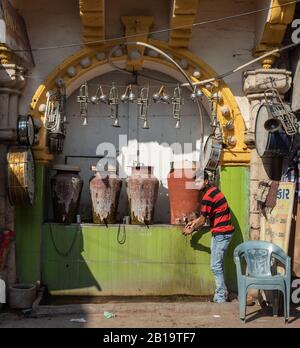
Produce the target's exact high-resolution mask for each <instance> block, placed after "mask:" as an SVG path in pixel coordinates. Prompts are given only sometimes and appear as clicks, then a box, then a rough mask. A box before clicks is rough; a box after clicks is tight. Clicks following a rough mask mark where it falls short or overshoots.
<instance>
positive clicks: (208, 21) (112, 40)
mask: <svg viewBox="0 0 300 348" xmlns="http://www.w3.org/2000/svg"><path fill="white" fill-rule="evenodd" d="M299 2H300V0H294V1H290V2H287V3H285V4H281V5H275V6H269V7H265V8H261V9H258V10H253V11H247V12H242V13H239V14H236V15H230V16H225V17H221V18H216V19H210V20H207V21H202V22H197V23H192V24H186V25H181V26H178V27H175V28H166V29H160V30H154V31H149V32H145V33H138V34H132V35H124V36H119V37H115V38H111V39H101V40H95V41H88V42H84V43H83V42H82V43H73V44H66V45H57V46H48V47H36V48H32V49H19V50H12V52H27V51H29V52H30V51H31V52H36V51H44V50H52V49H61V48H71V47H80V46H83V45H92V44H100V43H104V42H114V41H120V40H125V39H129V38H135V37H140V36H143V35H153V34H162V33H166V32H170V31H173V30H177V29H186V28H191V27H192V28H197V27H199V26H203V25H207V24H212V23H218V22H222V21H227V20H230V19H236V18H240V17H244V16H249V15H252V14H257V13H260V12H264V11H269V10H271V9H274V8H278V7H280V8H281V7H284V6H289V5H292V4H296V3H299Z"/></svg>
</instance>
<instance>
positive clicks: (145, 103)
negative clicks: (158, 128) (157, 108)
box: [137, 86, 150, 129]
mask: <svg viewBox="0 0 300 348" xmlns="http://www.w3.org/2000/svg"><path fill="white" fill-rule="evenodd" d="M137 104H138V107H139V118H140V119H141V120H143V121H144V124H143V129H149V128H150V127H149V123H148V117H147V114H148V109H149V105H150V101H149V86H148V87H143V88H142V89H141V91H140V94H139V96H138V98H137Z"/></svg>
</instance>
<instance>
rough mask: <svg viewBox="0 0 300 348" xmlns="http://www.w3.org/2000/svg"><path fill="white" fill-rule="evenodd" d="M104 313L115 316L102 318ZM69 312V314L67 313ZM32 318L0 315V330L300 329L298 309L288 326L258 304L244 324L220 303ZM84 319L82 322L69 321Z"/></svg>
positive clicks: (115, 307)
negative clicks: (57, 328) (60, 328)
mask: <svg viewBox="0 0 300 348" xmlns="http://www.w3.org/2000/svg"><path fill="white" fill-rule="evenodd" d="M104 311H110V312H113V313H114V314H115V317H113V318H111V319H106V318H105V317H104V315H103V312H104ZM68 313H69V314H68ZM35 315H36V318H26V317H24V315H23V314H22V313H21V312H14V311H7V310H6V309H5V308H4V309H2V311H1V312H0V328H11V327H16V328H17V327H18V328H19V327H21V328H27V327H28V328H33V327H37V328H45V327H46V328H51V327H53V328H56V327H62V328H212V327H216V328H236V327H242V328H254V327H256V328H267V327H271V328H280V327H286V328H289V327H298V328H300V306H299V307H292V310H291V317H290V322H289V324H285V323H284V318H283V317H282V316H279V317H272V309H271V308H268V307H267V308H263V309H262V308H261V307H260V306H259V305H255V306H252V307H247V323H246V324H243V323H241V322H240V320H239V310H238V302H237V301H233V302H230V303H224V304H214V303H210V302H200V301H195V300H194V301H189V300H178V301H173V302H172V301H171V302H170V301H167V300H162V301H160V302H159V301H151V300H149V301H143V302H140V301H138V302H134V301H127V302H126V301H125V302H124V301H119V300H109V301H108V302H105V303H97V304H72V305H63V306H61V305H56V306H39V307H38V309H37V311H36V312H35ZM80 318H84V319H85V320H86V322H85V323H77V322H71V321H70V320H71V319H80Z"/></svg>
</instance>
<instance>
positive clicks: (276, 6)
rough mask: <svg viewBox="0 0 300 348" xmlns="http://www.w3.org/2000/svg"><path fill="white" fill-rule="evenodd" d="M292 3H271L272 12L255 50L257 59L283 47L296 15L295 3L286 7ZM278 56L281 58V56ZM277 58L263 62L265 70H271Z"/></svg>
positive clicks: (278, 0)
mask: <svg viewBox="0 0 300 348" xmlns="http://www.w3.org/2000/svg"><path fill="white" fill-rule="evenodd" d="M290 2H291V0H271V1H270V10H269V14H268V18H267V21H266V23H265V25H264V29H263V32H262V35H261V37H260V40H259V42H258V43H257V45H256V46H255V48H254V50H253V55H254V56H255V57H258V56H260V55H262V54H264V53H266V52H268V51H271V50H274V49H276V48H279V47H280V46H281V43H282V41H283V39H284V35H285V32H286V29H287V27H288V25H289V24H290V23H291V22H292V20H293V18H294V14H295V7H296V4H295V3H291V4H289V5H285V4H287V3H290ZM277 56H279V54H278V55H277ZM277 56H276V55H274V56H269V57H267V58H265V59H264V60H262V66H263V68H265V69H269V68H271V67H272V65H273V63H274V61H275V59H276V58H277Z"/></svg>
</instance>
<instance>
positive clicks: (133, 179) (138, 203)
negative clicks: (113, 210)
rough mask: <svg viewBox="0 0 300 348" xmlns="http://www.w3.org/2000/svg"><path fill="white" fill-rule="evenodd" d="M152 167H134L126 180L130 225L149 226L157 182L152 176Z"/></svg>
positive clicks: (152, 213) (156, 191) (156, 193)
mask: <svg viewBox="0 0 300 348" xmlns="http://www.w3.org/2000/svg"><path fill="white" fill-rule="evenodd" d="M152 172H153V167H150V166H136V167H133V168H132V174H131V176H130V177H129V178H127V180H126V184H127V194H128V199H129V208H130V217H131V223H132V224H135V225H137V224H146V225H148V224H151V223H152V222H153V216H154V207H155V203H156V199H157V195H158V187H159V181H158V179H157V178H156V177H155V176H153V174H152Z"/></svg>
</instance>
